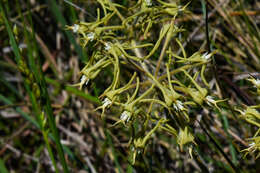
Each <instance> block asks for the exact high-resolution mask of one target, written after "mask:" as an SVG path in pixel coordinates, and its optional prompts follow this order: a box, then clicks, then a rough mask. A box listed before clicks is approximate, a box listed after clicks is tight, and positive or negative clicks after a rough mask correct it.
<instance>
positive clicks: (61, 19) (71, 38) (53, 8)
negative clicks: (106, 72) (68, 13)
mask: <svg viewBox="0 0 260 173" xmlns="http://www.w3.org/2000/svg"><path fill="white" fill-rule="evenodd" d="M47 2H48V3H49V4H50V8H51V11H52V13H53V14H54V16H55V18H56V20H57V21H58V22H59V23H61V25H62V28H65V25H67V21H66V19H65V18H64V16H63V15H62V13H61V11H60V9H59V7H58V5H57V3H56V1H53V0H47ZM64 32H65V34H66V36H67V37H68V39H69V41H70V43H71V44H72V45H73V46H74V47H75V50H76V52H77V54H78V55H79V57H80V59H81V60H82V61H83V62H84V61H86V60H87V57H86V55H85V53H84V52H83V50H82V48H81V47H80V46H79V45H78V44H77V43H76V40H75V38H74V36H73V35H72V33H71V32H70V31H67V30H64Z"/></svg>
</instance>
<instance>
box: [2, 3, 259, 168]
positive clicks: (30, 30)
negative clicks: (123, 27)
mask: <svg viewBox="0 0 260 173" xmlns="http://www.w3.org/2000/svg"><path fill="white" fill-rule="evenodd" d="M170 1H173V0H169V1H168V2H170ZM113 2H115V3H118V4H121V5H124V6H128V5H129V4H131V3H133V1H132V2H131V3H130V2H129V1H128V0H122V1H119V0H118V1H117V0H114V1H113ZM174 2H177V3H178V4H180V5H182V6H184V5H186V4H187V3H188V2H190V4H189V5H188V7H187V9H188V10H189V13H188V14H184V15H182V16H181V17H178V19H177V20H176V24H177V25H178V26H182V28H184V29H185V31H184V32H183V33H182V35H181V38H180V40H181V42H182V43H184V44H183V46H184V48H185V50H186V52H187V54H189V55H191V54H192V53H193V52H195V51H197V50H205V51H206V50H207V39H206V31H205V15H206V2H205V1H204V0H193V1H188V0H187V1H186V0H184V1H181V0H179V1H178V0H176V1H174ZM207 3H208V17H209V21H208V27H209V38H210V46H211V47H212V48H213V49H217V50H218V53H217V54H216V55H215V61H216V65H217V71H216V73H217V75H218V77H219V79H220V82H221V85H220V86H221V87H220V88H215V89H214V93H215V94H216V95H218V96H219V97H220V98H228V99H229V101H228V104H226V105H223V107H224V108H223V109H222V112H219V111H216V110H204V109H202V110H199V111H198V112H201V114H203V115H205V116H203V118H202V119H203V124H204V127H200V126H196V125H195V126H194V128H196V131H195V138H196V143H197V146H196V150H195V151H196V153H195V154H194V156H193V157H194V158H193V159H192V158H191V157H190V155H189V153H188V152H184V151H183V152H182V151H180V149H179V148H178V147H177V145H176V139H175V138H173V137H172V136H170V135H167V134H161V133H156V135H154V136H153V138H152V140H150V141H149V147H148V148H147V151H146V152H145V153H144V154H142V155H139V156H138V157H137V160H136V164H135V165H134V166H132V165H131V164H130V163H129V162H128V151H127V150H126V148H127V142H128V138H129V132H128V131H127V129H124V128H122V127H121V128H119V127H112V128H107V127H108V126H109V125H111V124H113V123H114V122H115V118H114V117H113V112H109V113H108V114H107V120H106V121H102V120H101V118H100V115H101V112H99V111H95V112H94V111H93V110H94V109H95V108H96V107H97V106H98V105H100V100H99V99H98V96H99V95H100V94H101V93H102V91H104V89H105V86H107V85H108V83H109V82H108V81H107V79H109V78H111V73H112V72H111V71H109V70H107V71H105V72H104V73H102V75H103V76H102V77H100V78H98V79H95V80H94V81H91V82H90V84H89V85H88V87H85V88H84V89H83V90H79V89H77V88H76V87H72V86H70V84H75V83H78V81H79V80H80V79H79V77H80V76H79V75H78V74H79V72H80V69H82V68H83V67H84V65H85V63H86V62H87V61H88V58H89V52H90V51H91V50H88V48H87V47H86V48H84V49H82V48H81V47H80V45H79V40H78V39H77V37H76V35H75V34H73V32H71V31H69V30H66V29H65V26H66V25H73V24H74V23H76V22H78V21H88V22H90V21H94V20H95V19H96V9H97V8H98V7H99V6H98V4H97V2H96V1H95V0H85V1H84V0H59V1H55V0H45V1H44V0H27V1H26V0H1V9H0V11H1V16H0V137H1V138H0V172H1V173H2V172H3V173H5V172H55V170H56V171H57V170H61V171H60V172H82V173H83V172H92V173H95V172H256V173H257V172H259V171H260V167H259V163H258V162H259V159H257V158H255V156H254V155H252V154H249V155H247V156H246V157H243V156H244V153H243V152H241V150H243V149H245V148H248V147H249V142H248V141H247V139H248V138H250V137H252V136H253V135H254V134H255V132H256V131H257V128H256V127H255V126H253V125H250V124H248V123H247V122H246V121H244V120H243V119H241V118H239V116H238V115H239V114H238V113H237V112H235V111H234V110H233V109H231V108H230V107H229V106H228V105H232V106H236V105H243V104H245V105H248V106H250V105H257V104H259V101H260V99H259V96H257V94H255V92H254V90H255V88H254V87H253V86H252V84H251V83H250V82H249V81H247V80H246V79H248V78H249V77H251V76H253V77H255V78H260V73H259V71H260V63H259V61H260V51H259V50H260V32H259V25H260V2H258V1H257V0H208V1H207ZM150 37H153V35H151V36H150ZM179 53H180V52H179ZM151 61H153V62H156V61H157V59H156V56H155V57H153V58H152V60H151ZM207 76H212V74H207ZM213 82H214V81H213ZM225 108H226V109H225ZM202 112H203V113H202ZM45 115H46V116H45ZM209 115H210V116H209ZM55 124H56V125H55ZM204 128H205V129H207V133H208V134H206V133H205V129H204ZM67 169H68V170H69V171H66V170H67Z"/></svg>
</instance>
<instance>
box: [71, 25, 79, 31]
mask: <svg viewBox="0 0 260 173" xmlns="http://www.w3.org/2000/svg"><path fill="white" fill-rule="evenodd" d="M72 30H73V32H74V33H76V32H78V30H79V25H78V24H74V25H73V26H72Z"/></svg>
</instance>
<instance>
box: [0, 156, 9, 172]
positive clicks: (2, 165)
mask: <svg viewBox="0 0 260 173" xmlns="http://www.w3.org/2000/svg"><path fill="white" fill-rule="evenodd" d="M0 172H1V173H8V170H7V169H6V167H5V163H4V161H3V160H2V159H0Z"/></svg>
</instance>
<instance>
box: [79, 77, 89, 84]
mask: <svg viewBox="0 0 260 173" xmlns="http://www.w3.org/2000/svg"><path fill="white" fill-rule="evenodd" d="M88 82H89V79H88V78H87V76H86V75H83V76H82V77H81V79H80V84H81V85H84V83H85V85H88Z"/></svg>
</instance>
